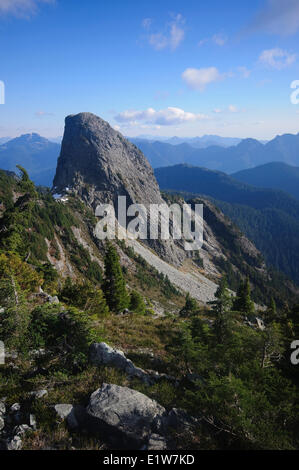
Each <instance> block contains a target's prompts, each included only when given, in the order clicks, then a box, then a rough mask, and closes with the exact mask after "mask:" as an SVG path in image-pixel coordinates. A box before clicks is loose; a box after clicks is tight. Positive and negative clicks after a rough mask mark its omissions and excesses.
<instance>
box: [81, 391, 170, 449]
mask: <svg viewBox="0 0 299 470" xmlns="http://www.w3.org/2000/svg"><path fill="white" fill-rule="evenodd" d="M87 415H88V416H89V418H90V426H91V428H92V429H93V430H94V431H97V432H100V433H102V434H103V435H104V436H105V437H106V438H108V439H109V440H110V442H111V443H112V444H113V445H118V446H120V447H125V448H134V449H138V448H141V447H142V446H144V445H147V444H148V441H149V439H150V436H151V435H152V434H153V433H155V434H159V435H162V434H163V431H164V423H165V419H166V410H165V408H163V407H162V406H161V405H159V404H158V403H157V402H156V401H154V400H151V399H150V398H148V397H147V396H145V395H143V394H142V393H140V392H136V391H135V390H132V389H130V388H127V387H120V386H118V385H112V384H103V385H102V387H101V388H99V389H98V390H96V391H95V392H94V393H93V394H92V395H91V397H90V402H89V405H88V407H87Z"/></svg>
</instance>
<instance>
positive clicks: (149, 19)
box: [142, 18, 153, 29]
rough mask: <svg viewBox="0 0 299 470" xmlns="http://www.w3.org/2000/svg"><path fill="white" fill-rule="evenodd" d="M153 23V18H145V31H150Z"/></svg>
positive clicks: (143, 25) (143, 23) (143, 21)
mask: <svg viewBox="0 0 299 470" xmlns="http://www.w3.org/2000/svg"><path fill="white" fill-rule="evenodd" d="M152 22H153V20H152V19H151V18H144V19H143V20H142V27H143V28H144V29H150V27H151V25H152Z"/></svg>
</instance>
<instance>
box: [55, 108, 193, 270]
mask: <svg viewBox="0 0 299 470" xmlns="http://www.w3.org/2000/svg"><path fill="white" fill-rule="evenodd" d="M53 185H54V188H53V191H54V192H55V193H57V194H67V193H68V191H69V190H70V189H71V190H72V191H74V192H75V194H77V195H78V196H79V197H80V198H81V199H82V200H83V201H84V202H85V203H86V204H87V205H89V206H90V207H92V208H93V209H95V208H96V206H97V205H98V204H99V203H110V204H113V205H114V207H115V208H116V209H117V206H118V196H126V197H127V205H130V204H133V203H137V204H143V205H144V206H145V207H146V208H147V209H149V205H150V204H163V203H164V201H163V199H162V197H161V194H160V189H159V186H158V183H157V181H156V178H155V176H154V172H153V169H152V168H151V166H150V164H149V163H148V161H147V159H146V158H145V156H144V155H143V153H142V152H141V151H140V150H139V149H138V148H137V147H136V146H135V145H134V144H132V143H131V142H129V141H128V140H127V139H125V137H123V136H122V135H121V134H120V133H119V132H117V131H115V130H114V129H113V128H112V127H111V126H110V125H109V124H108V123H107V122H105V121H103V119H101V118H100V117H98V116H95V115H94V114H91V113H80V114H77V115H71V116H68V117H67V118H66V119H65V131H64V136H63V141H62V146H61V153H60V156H59V159H58V164H57V170H56V175H55V178H54V183H53ZM149 243H150V245H151V246H152V247H153V248H154V249H155V250H156V251H157V252H158V254H159V255H160V256H162V257H164V258H165V259H166V260H167V261H169V262H173V263H174V264H180V263H181V262H182V261H183V259H184V258H185V253H184V251H183V250H182V249H180V248H178V247H177V246H175V244H174V243H173V241H171V240H152V241H149Z"/></svg>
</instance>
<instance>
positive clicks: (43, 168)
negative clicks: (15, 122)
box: [0, 133, 60, 187]
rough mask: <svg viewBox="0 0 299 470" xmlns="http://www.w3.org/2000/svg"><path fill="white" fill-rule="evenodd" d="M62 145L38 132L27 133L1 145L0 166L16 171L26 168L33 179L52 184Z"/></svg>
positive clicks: (45, 184)
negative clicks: (18, 166)
mask: <svg viewBox="0 0 299 470" xmlns="http://www.w3.org/2000/svg"><path fill="white" fill-rule="evenodd" d="M59 151H60V145H59V144H57V143H54V142H50V141H49V140H48V139H45V138H44V137H41V136H40V135H38V134H35V133H33V134H25V135H22V136H21V137H17V138H15V139H12V140H9V141H8V142H5V143H4V144H2V145H0V168H1V169H3V170H9V171H15V169H16V165H21V166H22V167H24V168H26V170H27V171H28V173H29V175H30V177H31V178H32V181H34V183H36V184H38V185H41V186H48V187H51V186H52V182H53V178H54V174H55V168H56V164H57V158H58V155H59Z"/></svg>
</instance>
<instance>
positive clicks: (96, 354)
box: [89, 343, 147, 379]
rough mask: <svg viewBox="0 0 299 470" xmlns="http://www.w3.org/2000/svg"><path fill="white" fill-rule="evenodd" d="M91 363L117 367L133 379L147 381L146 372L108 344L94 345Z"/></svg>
mask: <svg viewBox="0 0 299 470" xmlns="http://www.w3.org/2000/svg"><path fill="white" fill-rule="evenodd" d="M89 357H90V362H91V363H92V364H95V365H98V366H99V365H106V366H110V367H115V368H117V369H120V370H121V371H123V372H125V373H127V374H128V375H130V376H133V377H139V378H141V379H145V378H146V377H147V374H146V372H145V371H144V370H143V369H140V368H139V367H136V366H135V365H134V364H133V362H132V361H131V360H130V359H127V358H126V356H125V354H124V353H123V352H122V351H120V350H119V349H114V348H112V347H111V346H108V344H106V343H93V344H92V345H91V346H90V350H89Z"/></svg>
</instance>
